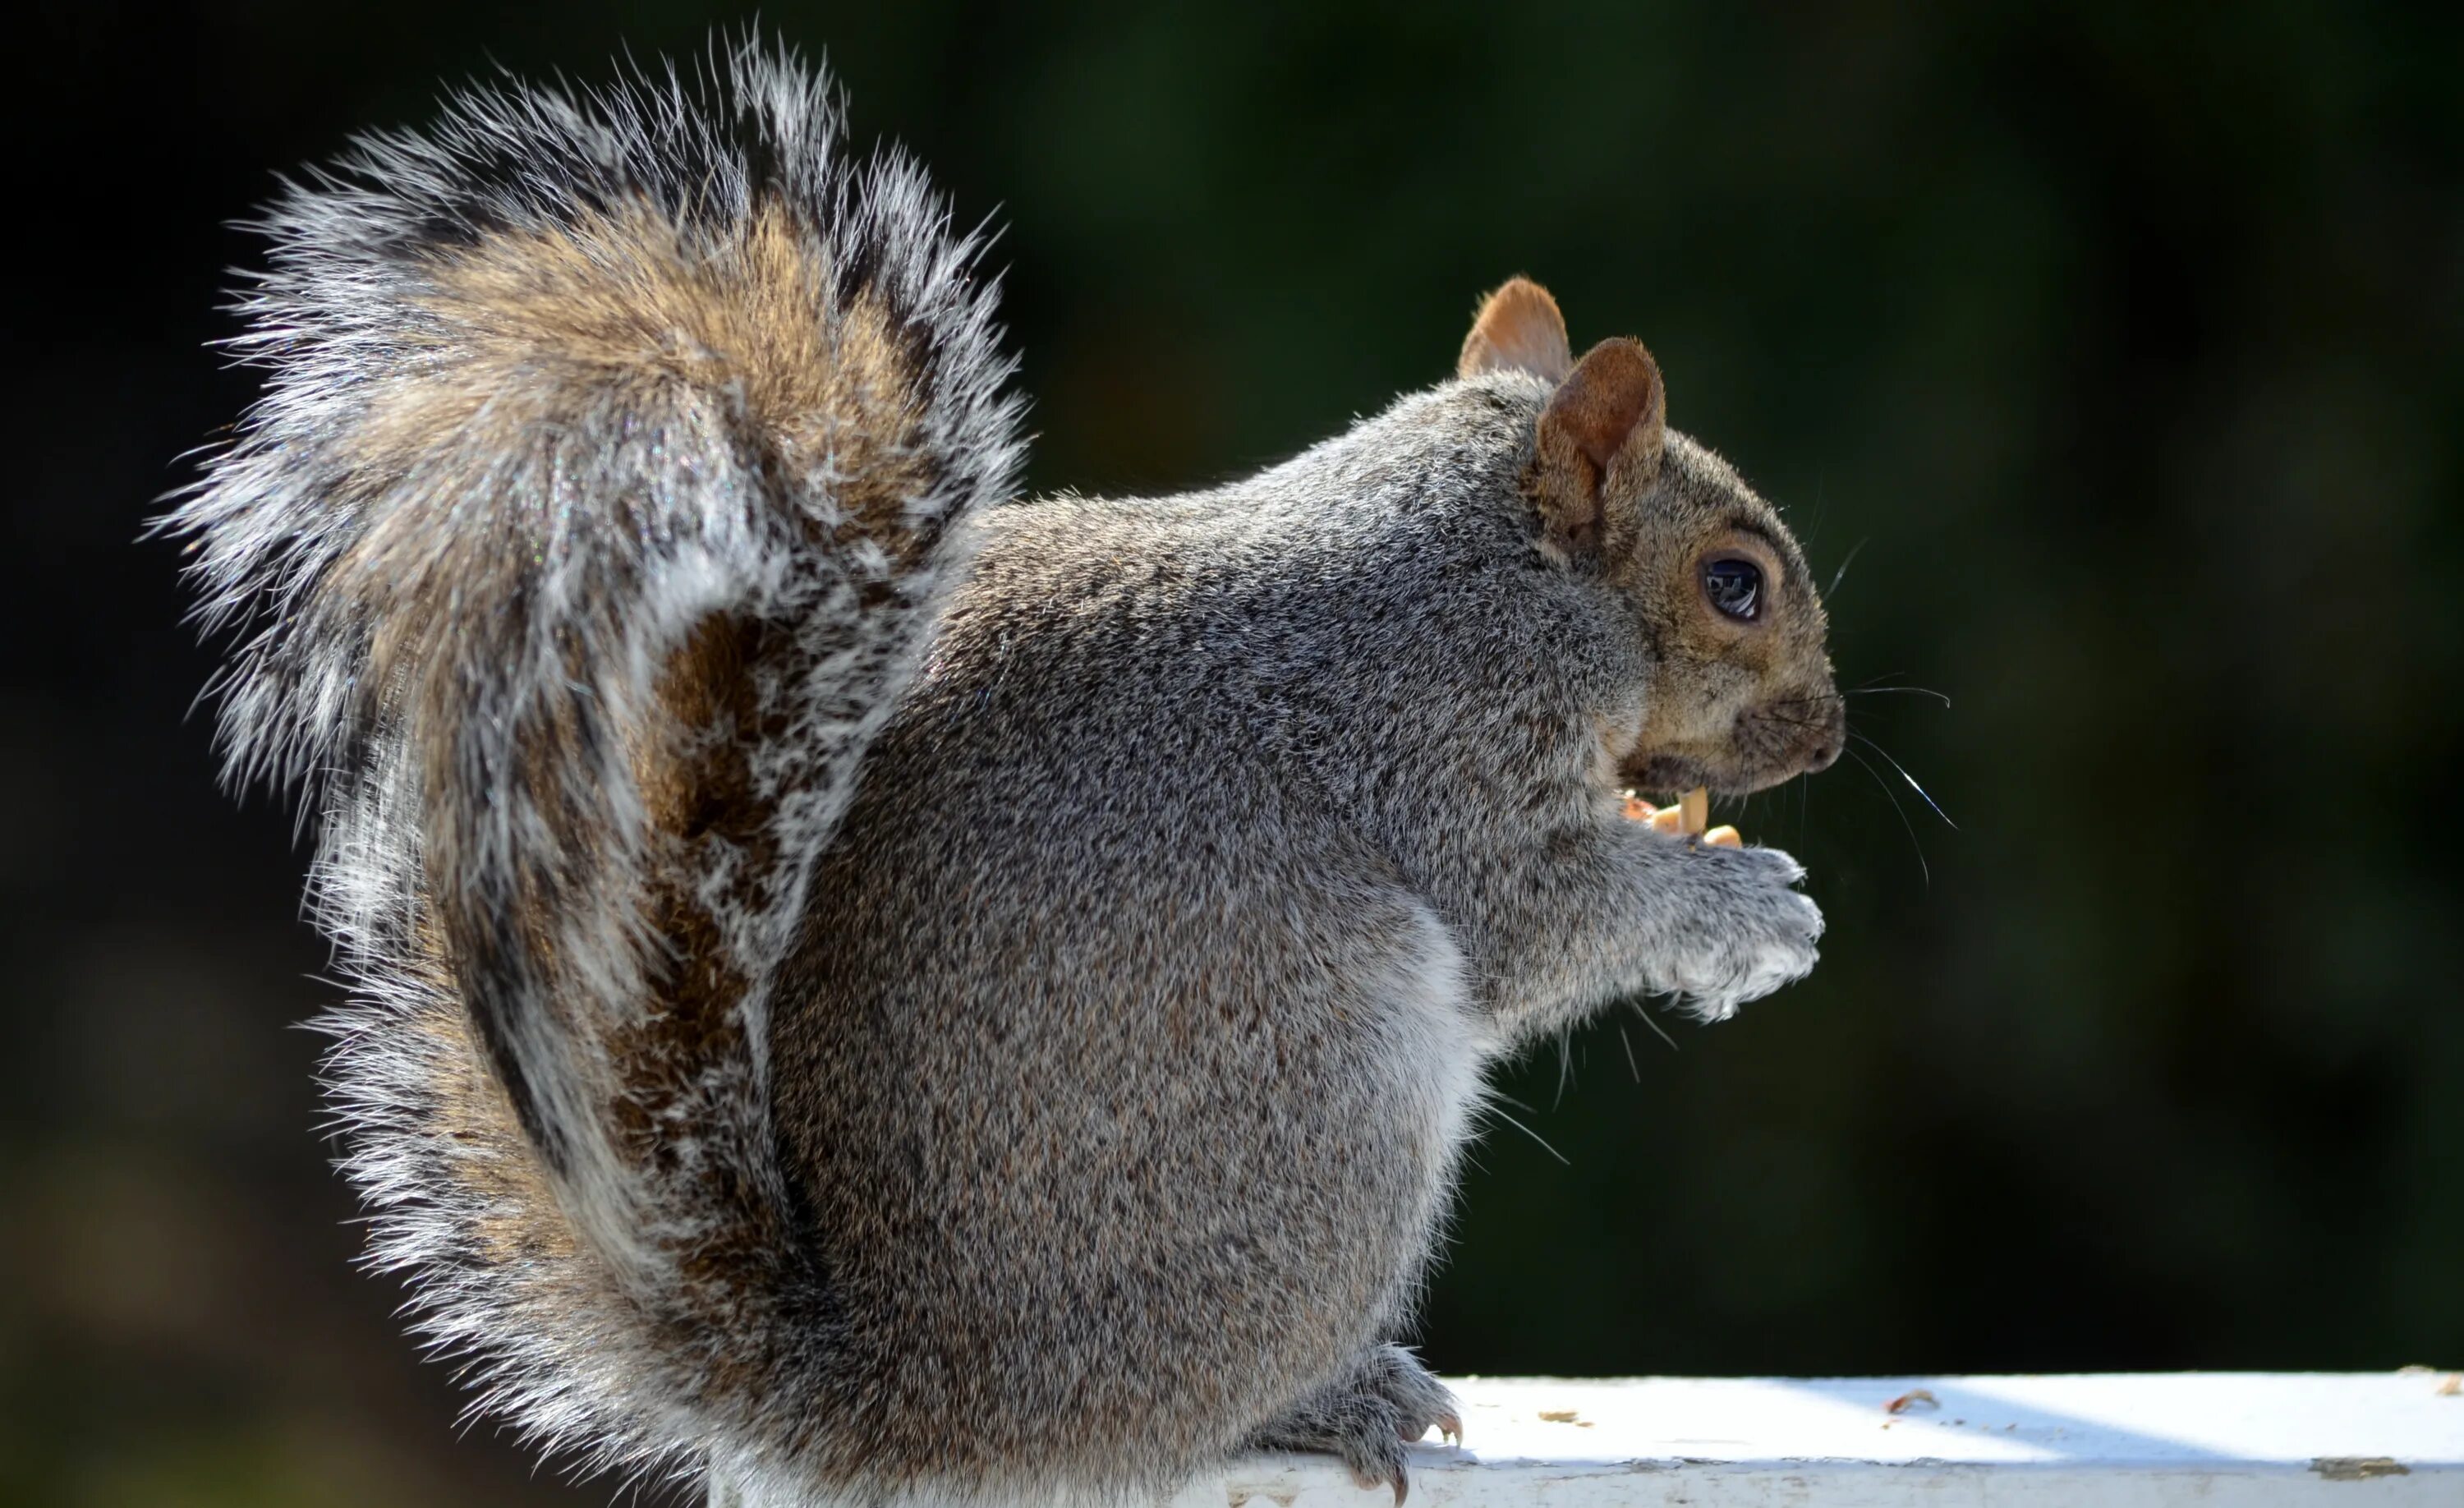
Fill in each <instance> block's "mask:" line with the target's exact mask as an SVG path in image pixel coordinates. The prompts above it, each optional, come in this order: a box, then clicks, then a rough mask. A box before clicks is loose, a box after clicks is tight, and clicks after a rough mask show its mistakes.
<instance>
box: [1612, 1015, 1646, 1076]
mask: <svg viewBox="0 0 2464 1508" xmlns="http://www.w3.org/2000/svg"><path fill="white" fill-rule="evenodd" d="M1617 1040H1618V1041H1620V1042H1622V1043H1624V1044H1625V1070H1626V1072H1628V1073H1630V1074H1632V1075H1634V1082H1637V1083H1640V1082H1642V1065H1641V1064H1639V1063H1637V1062H1636V1061H1635V1060H1634V1038H1630V1037H1628V1036H1626V1035H1625V1028H1624V1027H1622V1026H1620V1027H1618V1028H1617Z"/></svg>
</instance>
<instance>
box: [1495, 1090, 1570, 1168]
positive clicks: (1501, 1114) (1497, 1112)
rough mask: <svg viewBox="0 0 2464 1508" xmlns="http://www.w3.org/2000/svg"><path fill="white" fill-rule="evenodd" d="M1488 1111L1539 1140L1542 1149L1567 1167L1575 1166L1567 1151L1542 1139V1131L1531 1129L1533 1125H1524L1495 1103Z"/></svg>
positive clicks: (1533, 1138)
mask: <svg viewBox="0 0 2464 1508" xmlns="http://www.w3.org/2000/svg"><path fill="white" fill-rule="evenodd" d="M1488 1113H1489V1114H1491V1115H1493V1116H1496V1117H1497V1118H1498V1119H1499V1120H1501V1121H1504V1122H1505V1123H1506V1124H1507V1125H1508V1126H1512V1127H1514V1128H1515V1129H1516V1130H1518V1131H1521V1132H1522V1133H1523V1134H1524V1135H1526V1136H1528V1137H1529V1138H1531V1139H1532V1140H1533V1141H1535V1142H1539V1143H1540V1149H1541V1150H1542V1151H1544V1152H1547V1153H1548V1154H1549V1155H1550V1156H1551V1157H1553V1158H1555V1159H1557V1161H1558V1162H1560V1163H1563V1164H1565V1166H1566V1167H1568V1168H1572V1167H1573V1166H1574V1165H1573V1163H1570V1162H1567V1161H1566V1154H1565V1153H1563V1152H1561V1151H1559V1150H1557V1148H1555V1147H1551V1146H1550V1145H1549V1144H1548V1143H1547V1142H1545V1141H1541V1139H1540V1133H1539V1132H1537V1131H1535V1130H1533V1129H1531V1127H1529V1126H1526V1125H1524V1124H1523V1123H1522V1122H1520V1121H1518V1120H1516V1119H1515V1118H1514V1117H1512V1116H1510V1115H1508V1114H1507V1113H1506V1112H1505V1111H1503V1110H1501V1109H1499V1108H1498V1107H1497V1106H1495V1105H1493V1104H1492V1105H1490V1106H1489V1107H1488Z"/></svg>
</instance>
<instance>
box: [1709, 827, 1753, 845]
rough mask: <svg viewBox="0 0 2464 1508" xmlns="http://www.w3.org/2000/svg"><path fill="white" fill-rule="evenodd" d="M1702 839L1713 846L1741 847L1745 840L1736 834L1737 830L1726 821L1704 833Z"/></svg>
mask: <svg viewBox="0 0 2464 1508" xmlns="http://www.w3.org/2000/svg"><path fill="white" fill-rule="evenodd" d="M1703 841H1705V843H1708V844H1709V845H1711V846H1712V847H1714V848H1743V847H1744V846H1745V845H1746V841H1745V840H1744V839H1742V838H1740V837H1738V836H1737V830H1736V829H1735V828H1733V827H1730V826H1727V824H1726V823H1723V824H1722V825H1720V826H1718V827H1714V828H1712V829H1711V830H1710V831H1709V832H1707V833H1705V834H1704V835H1703Z"/></svg>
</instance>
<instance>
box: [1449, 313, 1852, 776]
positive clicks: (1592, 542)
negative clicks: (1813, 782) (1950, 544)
mask: <svg viewBox="0 0 2464 1508" xmlns="http://www.w3.org/2000/svg"><path fill="white" fill-rule="evenodd" d="M1507 370H1519V371H1523V372H1528V373H1530V374H1532V375H1533V376H1536V377H1539V378H1541V379H1543V380H1545V381H1547V382H1551V383H1553V384H1555V388H1556V391H1555V392H1554V393H1553V394H1552V395H1551V397H1550V399H1549V401H1548V403H1547V404H1546V405H1545V406H1544V407H1543V408H1542V409H1541V411H1540V417H1539V420H1538V429H1537V434H1536V443H1535V444H1534V446H1533V448H1532V456H1531V462H1530V466H1529V470H1527V471H1526V472H1525V474H1524V478H1523V489H1524V492H1525V495H1526V496H1527V497H1528V498H1529V500H1530V502H1531V504H1532V507H1533V510H1534V512H1535V514H1536V515H1537V524H1538V528H1539V530H1540V540H1541V548H1542V549H1543V550H1544V551H1545V552H1546V553H1548V554H1549V555H1550V556H1551V558H1552V559H1554V560H1555V561H1557V562H1558V563H1559V564H1561V565H1562V566H1563V567H1564V568H1565V569H1567V570H1569V571H1573V572H1577V573H1580V574H1583V575H1585V576H1588V577H1591V578H1592V579H1595V580H1597V581H1599V582H1601V583H1602V584H1604V585H1606V586H1608V587H1609V588H1611V589H1613V590H1614V591H1616V592H1617V594H1618V595H1619V596H1621V597H1622V599H1623V600H1624V601H1626V602H1627V603H1629V604H1630V605H1631V606H1632V609H1633V611H1634V614H1635V619H1636V623H1637V624H1638V625H1639V629H1640V631H1641V636H1642V641H1643V643H1644V645H1646V647H1647V654H1646V661H1647V665H1648V669H1647V671H1646V675H1645V683H1646V684H1644V685H1643V686H1642V687H1640V688H1638V689H1639V702H1640V711H1639V716H1636V715H1628V713H1627V710H1625V709H1618V710H1616V713H1615V715H1614V716H1613V717H1612V723H1613V724H1614V726H1611V727H1609V728H1607V729H1605V730H1604V732H1605V734H1606V738H1607V743H1608V754H1609V755H1610V757H1611V758H1613V759H1614V760H1616V762H1617V773H1618V775H1619V776H1621V777H1622V779H1623V781H1624V782H1625V783H1626V784H1628V785H1631V786H1634V787H1636V788H1638V789H1640V790H1644V791H1651V792H1661V793H1673V792H1679V791H1684V790H1687V789H1690V788H1692V787H1694V786H1698V785H1704V786H1709V787H1711V788H1712V789H1714V790H1717V791H1720V792H1722V793H1723V794H1728V795H1737V794H1742V793H1744V792H1747V791H1757V790H1761V789H1762V788H1764V787H1765V786H1770V785H1776V784H1777V783H1779V782H1780V781H1782V780H1785V779H1787V778H1789V777H1790V776H1794V775H1799V774H1804V773H1807V772H1811V771H1815V770H1821V769H1824V768H1827V767H1828V766H1829V765H1830V764H1831V763H1832V761H1833V760H1835V759H1837V758H1838V757H1839V753H1840V749H1841V746H1842V744H1843V743H1844V741H1845V740H1846V737H1847V725H1846V717H1845V712H1844V708H1845V704H1844V703H1843V702H1842V700H1841V698H1840V695H1839V692H1838V689H1837V688H1836V687H1835V686H1834V685H1833V683H1832V678H1831V659H1830V656H1829V654H1828V652H1827V650H1826V649H1825V647H1824V637H1825V628H1826V624H1825V622H1824V619H1823V615H1822V601H1821V598H1820V596H1819V595H1818V594H1817V593H1816V592H1815V585H1814V578H1813V575H1812V573H1811V572H1810V571H1809V570H1808V569H1807V567H1806V563H1805V553H1804V552H1803V551H1802V550H1800V549H1798V548H1797V543H1796V539H1795V536H1794V535H1791V534H1790V533H1789V531H1788V526H1787V525H1786V524H1784V523H1782V522H1781V521H1780V517H1779V513H1778V511H1777V510H1776V509H1774V508H1772V507H1771V504H1769V503H1767V502H1765V501H1763V500H1762V499H1761V498H1760V497H1757V496H1755V495H1754V492H1753V490H1752V489H1751V488H1749V487H1748V486H1747V485H1746V483H1745V480H1744V478H1742V477H1740V476H1738V475H1737V473H1736V471H1735V470H1732V469H1731V468H1730V467H1729V466H1728V464H1727V462H1725V461H1723V460H1721V459H1720V458H1719V457H1718V456H1717V455H1714V454H1713V453H1712V452H1711V451H1709V450H1708V449H1706V448H1704V447H1702V446H1700V445H1697V444H1696V443H1694V442H1693V441H1692V440H1689V439H1687V438H1686V437H1685V436H1683V435H1682V434H1679V433H1677V432H1675V431H1673V430H1671V429H1669V428H1668V427H1667V399H1666V394H1665V391H1664V390H1663V389H1662V387H1661V381H1660V367H1659V365H1658V364H1657V363H1655V362H1654V361H1652V359H1651V353H1650V352H1648V351H1646V350H1644V349H1643V348H1642V344H1641V342H1640V341H1638V340H1634V339H1626V338H1622V337H1621V338H1619V339H1612V340H1603V341H1601V342H1600V343H1599V344H1597V345H1595V346H1594V347H1592V349H1591V350H1590V351H1589V352H1587V353H1585V355H1584V356H1583V358H1582V359H1581V360H1580V361H1576V360H1575V359H1574V356H1573V348H1572V347H1571V346H1570V345H1569V344H1568V343H1567V339H1566V321H1565V319H1564V317H1562V316H1561V315H1560V314H1559V313H1558V311H1557V302H1556V300H1555V299H1553V298H1551V297H1550V296H1549V293H1548V290H1546V289H1544V288H1542V287H1541V286H1540V285H1539V284H1537V283H1534V282H1531V281H1530V280H1529V279H1527V278H1521V277H1518V278H1515V279H1513V280H1512V281H1510V282H1508V283H1507V284H1506V286H1504V287H1503V288H1500V289H1499V290H1497V292H1495V293H1493V294H1491V295H1489V296H1488V298H1487V300H1486V301H1485V303H1483V305H1482V306H1481V311H1480V317H1479V318H1478V319H1477V320H1476V321H1474V323H1473V325H1472V329H1471V334H1470V335H1469V336H1468V337H1466V338H1465V339H1464V341H1463V359H1462V361H1460V362H1459V363H1458V365H1457V367H1456V371H1457V374H1458V375H1459V376H1462V377H1475V376H1478V375H1480V374H1482V373H1485V372H1497V371H1507ZM1627 724H1632V726H1626V725H1627Z"/></svg>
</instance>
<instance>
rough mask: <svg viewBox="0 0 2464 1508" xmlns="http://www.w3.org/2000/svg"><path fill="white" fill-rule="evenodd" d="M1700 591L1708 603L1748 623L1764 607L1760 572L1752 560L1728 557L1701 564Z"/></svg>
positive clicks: (1729, 615)
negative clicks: (1701, 589) (1701, 584)
mask: <svg viewBox="0 0 2464 1508" xmlns="http://www.w3.org/2000/svg"><path fill="white" fill-rule="evenodd" d="M1703 591H1704V593H1705V595H1706V596H1708V597H1709V598H1710V599H1711V605H1712V606H1714V607H1716V608H1718V609H1719V610H1720V611H1721V612H1723V613H1725V614H1727V616H1728V617H1730V618H1733V619H1736V620H1737V621H1738V622H1739V623H1751V622H1753V621H1754V619H1755V618H1757V617H1759V616H1760V615H1761V613H1762V610H1763V573H1762V570H1761V568H1760V567H1758V566H1756V565H1755V564H1754V563H1753V562H1752V561H1751V560H1740V559H1737V558H1736V557H1733V556H1732V557H1727V558H1726V559H1720V560H1713V561H1711V562H1709V563H1708V564H1706V565H1705V566H1704V567H1703Z"/></svg>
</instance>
